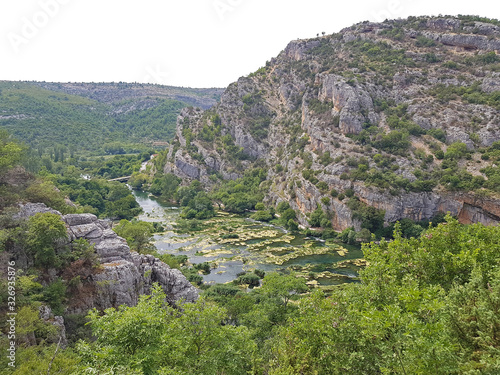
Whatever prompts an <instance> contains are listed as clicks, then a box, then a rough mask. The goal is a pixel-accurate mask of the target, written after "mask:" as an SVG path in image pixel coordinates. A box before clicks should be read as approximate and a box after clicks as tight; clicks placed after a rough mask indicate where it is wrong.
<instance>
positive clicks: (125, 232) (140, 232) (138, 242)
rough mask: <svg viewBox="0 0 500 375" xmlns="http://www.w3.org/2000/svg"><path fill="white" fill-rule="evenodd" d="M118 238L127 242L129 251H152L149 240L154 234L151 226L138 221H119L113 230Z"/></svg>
mask: <svg viewBox="0 0 500 375" xmlns="http://www.w3.org/2000/svg"><path fill="white" fill-rule="evenodd" d="M113 230H114V231H115V232H116V234H118V235H119V236H120V237H123V238H125V239H126V240H127V244H128V245H129V246H130V249H131V250H134V251H137V252H139V253H141V252H149V251H151V250H152V249H153V245H152V244H151V238H152V236H153V233H154V227H153V224H151V223H148V222H145V221H140V220H135V219H134V220H132V221H128V220H125V219H124V220H120V223H119V224H118V225H117V226H116V227H114V228H113Z"/></svg>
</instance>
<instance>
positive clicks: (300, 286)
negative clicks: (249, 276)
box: [262, 272, 307, 312]
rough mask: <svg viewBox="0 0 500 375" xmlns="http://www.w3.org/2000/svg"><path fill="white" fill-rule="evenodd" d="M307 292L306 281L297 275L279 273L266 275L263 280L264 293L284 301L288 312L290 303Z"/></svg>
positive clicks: (284, 306)
mask: <svg viewBox="0 0 500 375" xmlns="http://www.w3.org/2000/svg"><path fill="white" fill-rule="evenodd" d="M306 290H307V285H306V281H305V279H304V278H302V277H297V276H296V275H295V274H293V273H292V274H289V275H280V274H279V273H277V272H271V273H268V274H266V276H265V277H264V279H263V280H262V292H263V293H264V294H266V295H267V296H269V297H277V298H279V299H281V300H282V304H283V308H284V310H285V312H286V309H287V306H288V302H289V301H290V299H291V298H292V297H293V296H294V295H297V294H300V293H303V292H305V291H306Z"/></svg>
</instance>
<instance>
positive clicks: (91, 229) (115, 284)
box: [16, 203, 198, 314]
mask: <svg viewBox="0 0 500 375" xmlns="http://www.w3.org/2000/svg"><path fill="white" fill-rule="evenodd" d="M39 212H40V213H46V212H50V213H55V214H58V215H60V216H61V220H63V221H64V223H65V224H66V227H67V232H68V237H69V240H70V241H74V240H76V239H85V240H87V241H88V242H89V243H90V244H92V245H94V249H95V252H96V254H97V256H98V258H99V261H100V267H99V268H98V269H97V270H96V271H95V272H94V273H93V274H91V275H90V276H89V277H88V278H87V280H84V283H83V284H82V285H81V286H80V289H81V291H82V293H78V294H79V295H76V296H75V298H74V299H73V300H71V301H70V304H69V307H68V310H67V313H70V314H76V313H85V312H86V311H88V310H89V309H92V308H97V309H99V310H104V309H107V308H109V307H118V306H120V305H127V306H134V305H135V304H137V301H138V298H139V296H140V295H142V294H149V293H150V291H151V287H152V285H153V283H158V284H159V285H160V286H161V287H162V288H163V290H164V292H165V294H166V295H167V301H168V302H169V303H171V304H175V303H177V302H179V301H185V302H193V301H195V300H196V299H197V298H198V291H197V289H196V288H195V287H194V286H193V285H192V284H191V283H190V282H189V281H188V280H187V279H186V278H185V277H184V275H183V274H182V273H181V272H180V271H179V270H177V269H171V268H170V267H169V266H168V265H167V264H165V263H163V262H161V261H160V260H159V259H158V258H155V257H154V256H152V255H143V254H138V253H135V252H131V251H130V248H129V247H128V245H127V242H126V241H125V240H124V239H123V238H121V237H119V236H118V235H117V234H116V233H115V232H114V231H113V230H112V229H111V223H110V222H107V221H104V220H99V219H98V218H97V217H96V216H95V215H92V214H69V215H61V213H60V212H58V211H55V210H53V209H51V208H49V207H47V206H45V205H44V204H43V203H27V204H24V205H22V206H21V208H20V211H19V213H18V214H17V216H16V218H17V219H27V218H29V217H30V216H33V215H35V214H37V213H39Z"/></svg>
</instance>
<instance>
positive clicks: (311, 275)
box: [133, 191, 363, 287]
mask: <svg viewBox="0 0 500 375" xmlns="http://www.w3.org/2000/svg"><path fill="white" fill-rule="evenodd" d="M133 194H134V196H135V198H136V200H137V202H138V203H139V205H140V206H141V207H142V209H143V210H144V213H143V214H141V215H140V216H139V217H138V219H139V220H143V221H147V222H159V223H161V224H162V226H163V227H164V228H165V231H164V232H162V233H157V234H155V235H154V244H155V246H156V248H157V249H158V251H159V252H160V253H169V254H173V255H187V256H188V259H189V262H190V263H192V264H197V263H202V262H209V263H210V264H211V265H212V268H213V269H212V270H211V272H210V274H208V275H203V279H204V282H205V283H226V282H229V281H231V280H234V279H236V278H237V274H238V273H240V272H242V271H252V270H254V269H256V268H257V269H260V270H263V271H273V270H279V269H291V270H294V271H296V272H298V273H302V274H304V276H305V277H307V278H308V280H309V281H310V282H312V283H313V284H317V285H319V286H322V287H327V286H331V285H337V284H341V283H346V282H355V281H357V276H358V271H359V269H360V268H361V267H362V266H363V262H362V261H360V259H361V258H363V252H362V251H361V249H360V248H359V247H356V246H349V245H342V246H340V245H338V244H335V243H329V242H325V241H323V240H319V239H316V238H311V237H304V236H303V235H295V234H291V233H288V232H287V231H286V230H284V229H283V228H280V227H277V226H273V225H269V224H266V223H261V222H256V221H253V220H251V219H248V218H244V217H241V216H237V215H227V214H224V213H220V214H218V215H217V217H216V218H214V219H212V220H209V221H208V222H207V223H208V228H207V229H205V230H203V231H200V232H193V233H190V234H178V233H176V232H175V231H174V225H175V223H176V221H177V220H178V219H179V214H180V209H179V208H177V207H170V206H168V205H164V204H162V203H161V202H159V201H158V200H156V199H155V198H153V197H151V196H149V195H148V194H147V193H144V192H138V191H133ZM228 233H231V234H232V235H233V236H232V237H235V238H227V237H228V236H222V235H223V234H228Z"/></svg>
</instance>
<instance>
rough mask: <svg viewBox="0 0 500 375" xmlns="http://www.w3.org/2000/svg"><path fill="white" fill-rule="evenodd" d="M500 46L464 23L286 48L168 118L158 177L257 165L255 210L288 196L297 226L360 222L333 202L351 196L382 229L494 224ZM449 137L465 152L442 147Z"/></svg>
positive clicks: (369, 32) (433, 20)
mask: <svg viewBox="0 0 500 375" xmlns="http://www.w3.org/2000/svg"><path fill="white" fill-rule="evenodd" d="M499 51H500V26H499V25H498V22H497V21H495V20H490V21H488V20H483V19H476V18H474V17H465V16H463V17H411V18H409V19H407V20H393V21H385V22H383V23H369V22H364V23H361V24H357V25H354V26H352V27H350V28H347V29H344V30H342V31H341V32H340V33H338V34H333V35H327V36H323V37H318V38H314V39H308V40H294V41H292V42H290V43H289V45H288V46H287V47H286V48H285V49H284V51H283V52H282V53H280V54H279V56H277V57H276V58H272V59H271V60H270V61H268V62H267V63H266V65H265V66H264V67H262V68H260V69H258V70H257V71H256V72H255V73H252V74H250V75H249V76H248V77H242V78H240V79H238V80H237V81H236V82H235V83H233V84H231V85H230V86H229V87H228V88H227V89H226V91H225V92H224V93H223V95H222V97H221V101H220V103H219V104H218V105H216V106H215V107H213V108H212V109H210V110H208V111H205V112H203V111H200V110H195V109H185V110H184V111H183V112H182V113H181V116H179V118H178V121H177V138H176V142H175V143H174V145H173V146H172V147H171V149H170V153H169V155H168V162H167V164H166V165H165V168H164V172H172V173H175V174H176V175H178V176H180V177H182V178H184V179H187V180H189V179H199V180H201V181H203V183H204V184H205V185H206V186H211V185H213V181H214V178H210V175H211V174H215V175H216V176H222V178H225V179H235V178H237V177H239V176H241V175H242V174H243V173H244V171H245V169H247V168H252V167H254V166H260V167H263V166H265V167H264V168H265V169H266V170H267V171H268V180H269V182H270V183H269V185H270V186H271V188H270V189H269V191H268V192H267V195H266V201H267V203H270V204H276V203H277V202H279V201H282V200H286V201H289V202H290V203H291V205H292V207H293V208H294V209H296V210H298V211H299V213H300V218H299V221H300V222H301V223H302V224H304V225H307V216H308V214H309V213H310V212H311V211H313V210H315V209H316V208H317V207H318V206H319V207H321V208H322V209H323V210H325V211H331V212H332V213H333V215H332V216H333V219H332V224H333V226H334V228H336V229H338V230H342V229H344V228H347V227H350V226H354V227H357V228H359V227H360V224H361V223H360V222H359V221H358V220H356V219H353V215H352V210H351V209H350V208H349V206H348V200H347V199H339V198H343V196H344V194H343V193H350V192H351V191H353V192H354V194H355V195H354V196H355V197H356V198H357V199H358V200H359V201H361V202H363V203H365V204H367V205H369V206H372V207H375V208H377V209H380V210H384V211H385V221H386V222H394V221H395V220H398V219H401V218H411V219H414V220H421V219H428V218H431V217H433V216H434V215H436V214H437V213H438V212H448V211H449V212H451V213H452V214H453V215H457V216H458V217H459V218H460V220H462V221H463V222H483V223H487V224H490V223H497V222H498V221H499V220H500V210H499V209H500V196H499V192H500V191H499V190H498V189H497V188H496V187H495V186H496V184H495V183H494V177H493V175H494V174H495V173H496V168H497V164H495V163H496V162H498V158H497V157H496V156H495V157H494V158H491V157H490V155H494V152H493V149H495V147H496V145H497V144H495V142H496V141H498V140H500V126H499V119H500V116H499V109H500V91H499V90H500V78H499V77H500V76H499V73H498V71H499V66H500V58H499V57H498V53H499ZM454 142H461V143H463V144H464V145H465V147H466V148H467V150H466V151H464V152H463V153H462V154H461V155H458V156H456V155H455V156H454V155H453V154H452V152H450V153H447V150H448V148H449V146H450V145H451V144H453V143H454ZM492 145H493V146H492ZM485 154H486V156H485ZM443 155H445V156H444V160H443ZM495 155H496V154H495ZM278 166H279V167H278ZM304 171H306V173H304ZM464 181H467V183H465V182H464ZM469 182H470V183H469ZM332 190H333V191H335V193H334V194H333V195H331V194H330V192H332ZM337 193H338V194H337Z"/></svg>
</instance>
